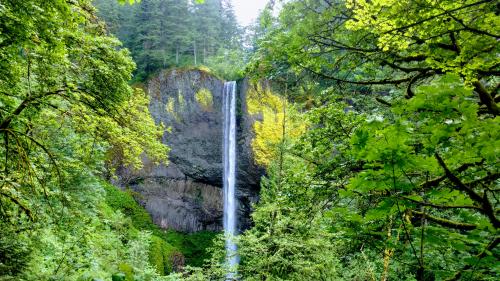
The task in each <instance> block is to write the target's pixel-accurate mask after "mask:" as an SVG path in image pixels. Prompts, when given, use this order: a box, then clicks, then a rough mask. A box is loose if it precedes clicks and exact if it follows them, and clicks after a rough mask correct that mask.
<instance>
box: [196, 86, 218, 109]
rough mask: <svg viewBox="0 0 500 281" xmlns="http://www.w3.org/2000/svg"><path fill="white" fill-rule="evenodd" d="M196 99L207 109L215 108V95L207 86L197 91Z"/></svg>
mask: <svg viewBox="0 0 500 281" xmlns="http://www.w3.org/2000/svg"><path fill="white" fill-rule="evenodd" d="M194 97H195V99H196V101H197V102H198V103H199V104H200V106H201V107H202V108H203V110H205V111H212V110H213V103H214V101H213V100H214V97H213V95H212V93H211V92H210V90H208V89H206V88H202V89H200V90H198V92H196V94H195V95H194Z"/></svg>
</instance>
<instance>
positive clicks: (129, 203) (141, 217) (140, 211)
mask: <svg viewBox="0 0 500 281" xmlns="http://www.w3.org/2000/svg"><path fill="white" fill-rule="evenodd" d="M104 188H105V189H106V204H108V205H109V206H110V207H111V208H112V209H113V210H119V211H120V212H122V213H123V214H124V215H126V216H128V217H129V218H130V219H131V220H132V225H133V226H134V227H135V228H137V229H144V230H151V231H153V229H155V225H154V224H153V221H152V220H151V216H150V215H149V214H148V212H146V210H145V209H144V208H142V207H141V206H140V205H139V204H138V203H137V202H136V201H135V199H134V197H133V195H132V194H133V193H132V191H131V190H126V191H121V190H120V189H118V188H116V187H115V186H113V185H110V184H106V183H105V184H104Z"/></svg>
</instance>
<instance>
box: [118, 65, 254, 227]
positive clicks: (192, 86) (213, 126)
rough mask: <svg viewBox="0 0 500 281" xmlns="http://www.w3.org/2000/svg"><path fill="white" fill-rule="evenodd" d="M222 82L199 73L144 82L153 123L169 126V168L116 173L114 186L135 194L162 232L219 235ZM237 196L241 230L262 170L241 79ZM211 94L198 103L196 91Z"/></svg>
mask: <svg viewBox="0 0 500 281" xmlns="http://www.w3.org/2000/svg"><path fill="white" fill-rule="evenodd" d="M223 85H224V81H222V80H220V79H218V78H216V77H214V76H212V75H210V74H208V73H206V72H204V71H200V70H186V71H180V70H172V71H165V72H162V73H160V74H159V75H158V76H157V77H155V78H153V79H152V80H150V81H149V83H148V85H147V92H148V94H149V95H150V97H151V102H150V106H149V110H150V112H151V115H152V116H153V118H154V120H155V121H156V122H157V123H158V124H159V123H163V124H164V125H165V126H166V127H169V128H168V129H167V130H166V131H165V133H164V135H163V142H164V143H166V144H168V145H169V146H170V148H171V151H170V154H169V159H170V163H169V164H168V165H167V166H165V165H163V164H160V165H154V164H153V163H151V162H150V161H149V160H148V159H144V161H143V162H144V168H143V169H142V170H140V171H132V170H129V169H127V168H123V167H122V168H120V169H118V170H117V175H118V180H117V184H118V185H120V186H122V187H129V188H131V189H133V190H134V191H136V192H137V193H138V194H139V196H137V199H138V200H139V201H140V203H141V204H142V205H143V206H145V208H146V209H147V210H148V212H149V213H150V214H151V215H152V217H153V221H154V222H155V223H156V224H158V225H159V226H161V227H162V228H172V229H175V230H178V231H183V232H195V231H200V230H214V231H218V230H222V214H223V199H222V179H223V153H222V152H223V148H222V146H223V139H222V136H223V112H222V90H223ZM238 85H239V89H238V90H239V91H238V106H237V107H238V110H237V126H238V130H237V139H238V146H237V155H238V157H237V167H238V169H237V173H238V175H237V197H238V200H239V208H238V215H239V223H238V227H239V228H240V229H245V228H248V227H249V226H250V224H251V221H250V213H251V204H252V203H253V202H256V201H257V199H258V191H259V184H260V183H259V182H260V178H261V176H262V175H263V173H264V171H263V169H262V168H261V167H258V166H256V165H255V164H254V161H253V158H252V151H251V146H250V145H251V141H252V138H253V135H252V124H253V121H254V119H253V117H252V116H250V115H249V114H248V113H247V110H246V103H245V102H244V101H245V94H246V88H247V87H248V86H247V82H246V80H243V81H240V83H238ZM207 90H208V92H209V93H210V95H209V97H208V100H207V97H206V95H205V100H200V94H199V93H200V92H204V93H207Z"/></svg>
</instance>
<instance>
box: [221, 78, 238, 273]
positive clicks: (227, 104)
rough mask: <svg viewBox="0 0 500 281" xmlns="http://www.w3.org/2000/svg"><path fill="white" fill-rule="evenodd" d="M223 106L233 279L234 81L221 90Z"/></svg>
mask: <svg viewBox="0 0 500 281" xmlns="http://www.w3.org/2000/svg"><path fill="white" fill-rule="evenodd" d="M223 106H224V110H223V111H224V218H223V219H224V231H225V234H226V237H227V238H226V262H227V263H228V265H229V266H230V268H231V270H230V272H229V273H228V274H227V276H226V279H227V280H234V278H235V277H234V276H235V275H236V269H235V267H236V265H237V264H238V262H239V257H238V255H237V253H236V244H235V243H234V241H233V240H232V239H231V237H233V236H234V235H236V194H235V182H236V82H235V81H231V82H226V83H225V84H224V92H223Z"/></svg>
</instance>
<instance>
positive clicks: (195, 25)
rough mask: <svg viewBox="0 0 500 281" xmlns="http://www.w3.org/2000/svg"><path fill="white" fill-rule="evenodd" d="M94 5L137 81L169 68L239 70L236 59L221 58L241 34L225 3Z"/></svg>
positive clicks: (111, 0)
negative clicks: (132, 63) (131, 63)
mask: <svg viewBox="0 0 500 281" xmlns="http://www.w3.org/2000/svg"><path fill="white" fill-rule="evenodd" d="M95 4H96V6H97V7H98V9H99V15H100V17H102V18H103V19H104V20H105V21H106V24H107V28H108V31H109V32H110V33H112V34H115V35H116V36H117V37H118V38H120V40H121V41H122V42H123V43H124V45H125V47H127V48H128V49H129V50H130V51H131V53H132V56H133V58H134V61H135V62H136V63H137V70H136V73H135V76H134V80H136V81H145V80H146V79H147V78H149V77H150V76H151V75H154V74H156V73H157V72H158V71H159V70H161V69H168V68H172V67H184V66H197V65H209V66H210V67H213V68H214V69H216V70H217V72H218V74H221V75H226V74H228V75H233V74H234V73H236V72H238V71H241V69H242V68H243V67H242V64H241V61H242V60H241V59H239V58H238V57H235V56H233V55H230V56H228V55H223V53H224V50H233V49H234V50H237V49H238V50H239V49H241V47H240V46H239V41H240V40H241V35H240V33H241V32H240V30H239V27H238V25H237V22H236V18H235V16H234V12H233V8H232V6H231V3H230V2H229V1H225V0H224V1H221V0H206V1H188V0H181V1H179V0H143V1H141V3H138V4H136V5H132V6H123V5H118V4H117V3H116V0H98V1H95ZM230 53H231V54H232V51H231V52H230ZM222 56H224V57H226V58H229V59H223V58H222ZM212 57H213V58H212ZM236 61H237V62H238V64H233V63H234V62H236ZM231 64H233V65H231ZM240 66H241V67H242V68H241V69H236V68H237V67H240Z"/></svg>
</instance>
